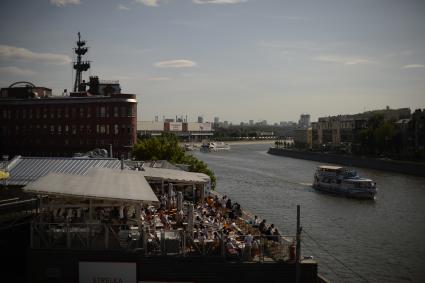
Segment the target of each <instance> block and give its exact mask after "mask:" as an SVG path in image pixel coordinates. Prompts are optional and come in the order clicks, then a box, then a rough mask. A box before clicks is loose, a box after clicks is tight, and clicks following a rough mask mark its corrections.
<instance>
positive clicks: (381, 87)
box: [0, 0, 425, 124]
mask: <svg viewBox="0 0 425 283" xmlns="http://www.w3.org/2000/svg"><path fill="white" fill-rule="evenodd" d="M0 11H2V16H1V17H0V86H1V87H7V86H9V85H10V84H12V83H13V82H16V81H30V82H33V83H35V84H36V85H38V86H45V87H49V88H52V89H53V92H54V94H56V95H61V94H62V92H63V90H64V89H68V90H71V89H72V86H73V79H74V76H75V74H74V73H73V69H72V61H73V60H75V59H76V58H75V55H74V54H73V49H72V48H73V47H74V45H75V41H76V40H77V32H81V35H82V38H83V39H84V40H86V41H87V45H88V46H89V47H90V49H89V52H88V54H87V56H86V58H85V59H86V60H90V61H91V62H92V63H91V66H92V67H91V69H90V71H88V72H86V73H84V78H85V79H88V76H89V75H97V76H99V78H100V79H105V80H119V81H120V84H121V89H122V92H124V93H134V94H137V99H138V120H153V119H154V117H155V116H159V117H160V119H161V118H162V117H163V116H165V117H168V118H174V117H175V116H176V115H177V116H184V117H185V116H186V115H187V117H188V120H189V121H195V120H197V117H198V116H203V117H204V120H206V121H213V119H214V117H219V118H220V121H224V120H227V121H231V122H233V123H236V124H238V123H239V122H241V121H244V122H248V120H254V121H260V120H267V121H268V123H275V122H279V121H297V120H298V119H299V116H300V114H302V113H309V114H310V115H311V117H312V120H313V121H315V120H317V118H318V117H323V116H328V115H339V114H355V113H360V112H363V111H365V110H366V111H367V110H373V109H383V108H385V107H386V106H389V107H390V108H401V107H409V108H411V109H412V110H414V109H417V108H425V1H423V0H417V1H414V0H351V1H348V0H311V1H305V0H298V1H286V0H2V1H1V2H0Z"/></svg>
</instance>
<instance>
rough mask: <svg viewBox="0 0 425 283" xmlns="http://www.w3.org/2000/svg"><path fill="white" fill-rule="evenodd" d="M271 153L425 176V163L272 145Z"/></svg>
mask: <svg viewBox="0 0 425 283" xmlns="http://www.w3.org/2000/svg"><path fill="white" fill-rule="evenodd" d="M268 153H269V154H273V155H280V156H286V157H291V158H298V159H306V160H312V161H318V162H323V163H332V164H340V165H344V166H353V167H363V168H370V169H376V170H383V171H390V172H396V173H402V174H409V175H415V176H420V177H425V163H420V162H407V161H397V160H390V159H379V158H367V157H360V156H352V155H342V154H332V153H322V152H311V151H300V150H292V149H284V148H274V147H271V148H270V149H269V151H268Z"/></svg>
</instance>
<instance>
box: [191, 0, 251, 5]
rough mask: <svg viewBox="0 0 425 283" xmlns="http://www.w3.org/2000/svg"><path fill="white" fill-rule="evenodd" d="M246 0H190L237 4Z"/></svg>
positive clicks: (202, 2)
mask: <svg viewBox="0 0 425 283" xmlns="http://www.w3.org/2000/svg"><path fill="white" fill-rule="evenodd" d="M246 1H247V0H192V2H193V3H195V4H239V3H242V2H246Z"/></svg>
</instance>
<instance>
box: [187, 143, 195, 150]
mask: <svg viewBox="0 0 425 283" xmlns="http://www.w3.org/2000/svg"><path fill="white" fill-rule="evenodd" d="M195 149H196V147H195V145H193V144H188V143H187V144H185V145H184V150H185V151H194V150H195Z"/></svg>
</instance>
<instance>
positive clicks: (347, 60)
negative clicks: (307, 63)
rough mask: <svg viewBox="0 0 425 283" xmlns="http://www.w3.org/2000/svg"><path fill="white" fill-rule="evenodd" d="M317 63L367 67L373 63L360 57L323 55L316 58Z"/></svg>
mask: <svg viewBox="0 0 425 283" xmlns="http://www.w3.org/2000/svg"><path fill="white" fill-rule="evenodd" d="M314 60H315V61H320V62H325V63H335V64H342V65H365V64H370V63H372V61H371V60H369V59H365V58H360V57H351V56H340V55H321V56H318V57H316V58H314Z"/></svg>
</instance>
